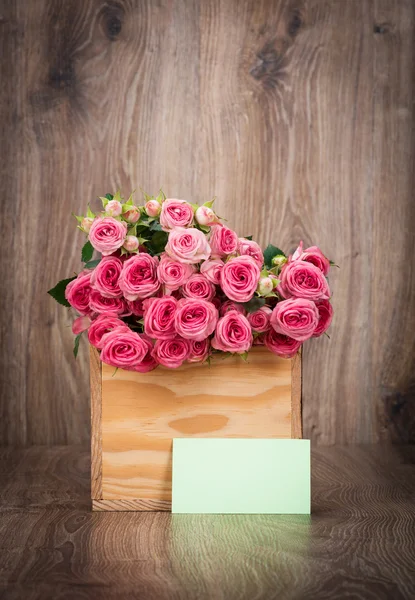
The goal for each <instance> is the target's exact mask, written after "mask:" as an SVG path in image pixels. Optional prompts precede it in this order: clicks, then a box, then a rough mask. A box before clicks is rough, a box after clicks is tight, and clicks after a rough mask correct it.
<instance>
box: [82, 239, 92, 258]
mask: <svg viewBox="0 0 415 600" xmlns="http://www.w3.org/2000/svg"><path fill="white" fill-rule="evenodd" d="M93 254H94V247H93V245H92V244H91V242H90V241H89V240H88V241H87V243H86V244H85V245H84V246H83V248H82V254H81V260H82V262H84V263H86V262H88V261H90V260H91V258H92V255H93Z"/></svg>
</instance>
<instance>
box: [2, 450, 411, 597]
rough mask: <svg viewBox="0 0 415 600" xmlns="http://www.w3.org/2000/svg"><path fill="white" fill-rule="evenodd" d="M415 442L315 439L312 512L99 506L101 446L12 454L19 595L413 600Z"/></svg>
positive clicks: (12, 553)
mask: <svg viewBox="0 0 415 600" xmlns="http://www.w3.org/2000/svg"><path fill="white" fill-rule="evenodd" d="M414 461H415V453H414V448H413V447H412V448H406V449H404V448H402V449H401V450H399V452H397V451H396V450H391V449H390V448H386V447H385V448H380V447H378V448H376V447H360V448H357V447H354V448H353V447H344V448H339V447H334V448H316V447H314V448H312V469H311V473H312V486H311V490H312V511H313V512H312V515H311V516H300V517H297V516H294V515H281V516H279V515H172V514H169V513H166V512H164V513H161V512H159V513H151V512H142V513H139V512H119V513H107V514H105V513H102V512H91V501H90V500H89V477H90V472H89V463H90V455H89V451H87V450H82V449H81V448H75V447H73V448H69V447H66V448H65V447H61V448H50V449H47V448H31V449H27V450H20V451H19V450H16V449H10V450H8V449H6V450H2V451H1V452H0V474H1V481H2V486H1V489H0V540H1V542H0V544H1V552H0V595H1V597H2V598H5V600H20V599H23V598H24V600H38V599H40V598H41V599H42V600H52V599H53V600H55V599H57V598H64V599H68V600H69V599H71V600H72V599H73V598H76V599H77V600H78V599H80V600H89V599H91V600H101V599H102V600H120V599H121V598H122V599H124V598H128V599H130V598H131V599H133V598H134V599H135V598H140V599H141V598H145V599H146V600H194V599H195V598H200V599H201V600H211V599H212V600H213V599H214V600H225V599H227V600H252V599H254V598H255V599H256V600H292V599H293V598H310V599H311V598H312V599H313V600H320V599H322V600H323V599H324V600H331V599H332V598H346V597H350V598H354V599H355V600H368V599H372V598H374V599H376V600H391V599H393V600H406V599H407V600H412V598H413V597H414V595H415V577H414V575H415V557H414V552H413V542H414V538H413V531H414V525H415V513H414V506H413V498H414V495H415V467H414Z"/></svg>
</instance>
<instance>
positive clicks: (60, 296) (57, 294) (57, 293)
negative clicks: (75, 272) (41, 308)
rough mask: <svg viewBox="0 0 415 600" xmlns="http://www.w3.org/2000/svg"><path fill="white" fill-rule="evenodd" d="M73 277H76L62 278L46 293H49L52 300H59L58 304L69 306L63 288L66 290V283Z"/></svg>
mask: <svg viewBox="0 0 415 600" xmlns="http://www.w3.org/2000/svg"><path fill="white" fill-rule="evenodd" d="M74 279H76V277H70V278H69V279H62V280H61V281H59V283H57V284H56V285H55V287H54V288H52V289H51V290H49V291H48V294H50V295H51V296H52V298H54V300H56V302H59V304H62V305H63V306H68V307H70V306H71V305H70V304H69V302H68V301H67V299H66V298H65V290H66V287H67V285H68V283H70V282H71V281H73V280H74Z"/></svg>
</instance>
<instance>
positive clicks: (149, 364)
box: [131, 333, 158, 373]
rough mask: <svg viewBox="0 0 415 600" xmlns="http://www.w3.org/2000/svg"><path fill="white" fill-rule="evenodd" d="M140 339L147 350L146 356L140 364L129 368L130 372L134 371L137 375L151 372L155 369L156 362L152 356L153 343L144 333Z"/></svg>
mask: <svg viewBox="0 0 415 600" xmlns="http://www.w3.org/2000/svg"><path fill="white" fill-rule="evenodd" d="M140 337H141V339H142V340H143V342H144V344H145V346H146V348H147V352H146V355H145V356H144V358H143V360H142V361H141V362H140V363H137V364H136V365H134V366H133V367H132V368H131V371H136V372H138V373H148V372H149V371H152V370H153V369H155V368H156V367H157V364H158V363H157V361H156V359H155V358H154V356H153V343H152V341H151V340H150V338H149V337H148V336H146V334H145V333H142V334H141V335H140Z"/></svg>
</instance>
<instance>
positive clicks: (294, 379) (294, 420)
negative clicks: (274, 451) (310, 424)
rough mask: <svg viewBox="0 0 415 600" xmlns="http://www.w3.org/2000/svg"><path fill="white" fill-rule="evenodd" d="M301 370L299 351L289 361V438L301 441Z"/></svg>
mask: <svg viewBox="0 0 415 600" xmlns="http://www.w3.org/2000/svg"><path fill="white" fill-rule="evenodd" d="M301 390H302V370H301V350H300V352H299V353H298V354H297V355H296V356H294V358H293V359H292V360H291V437H292V438H294V439H301V438H302V437H303V425H302V420H303V419H302V416H303V415H302V405H301Z"/></svg>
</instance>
